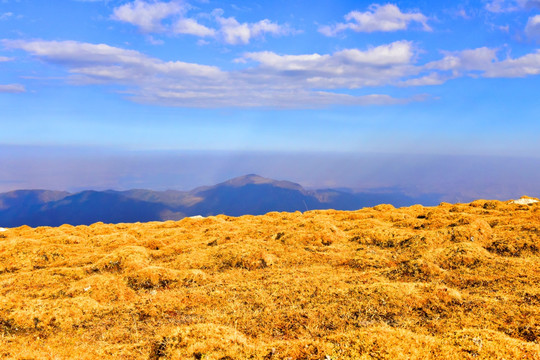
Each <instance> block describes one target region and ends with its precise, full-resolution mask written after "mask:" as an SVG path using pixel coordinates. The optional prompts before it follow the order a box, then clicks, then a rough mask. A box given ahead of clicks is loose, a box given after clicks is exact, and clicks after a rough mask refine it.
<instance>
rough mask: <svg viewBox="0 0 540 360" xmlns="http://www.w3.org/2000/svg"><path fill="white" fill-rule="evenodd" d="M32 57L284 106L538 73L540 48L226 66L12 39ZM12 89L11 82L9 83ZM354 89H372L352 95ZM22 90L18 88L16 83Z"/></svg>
mask: <svg viewBox="0 0 540 360" xmlns="http://www.w3.org/2000/svg"><path fill="white" fill-rule="evenodd" d="M3 44H4V46H6V47H7V48H11V49H21V50H24V51H26V52H28V53H29V54H31V55H33V56H35V57H36V58H38V59H40V60H42V61H45V62H49V63H52V64H56V65H59V66H62V67H64V68H66V70H67V71H68V73H69V76H68V78H67V79H68V81H69V82H70V83H72V84H76V85H87V84H104V85H116V86H118V85H120V86H123V87H125V91H123V92H124V93H126V94H128V97H129V98H130V99H131V100H133V101H137V102H142V103H148V104H156V105H166V106H183V107H285V108H289V107H290V108H309V107H320V106H328V105H372V104H376V105H384V104H400V103H406V102H410V101H421V100H425V99H426V96H424V95H412V96H411V97H410V98H407V99H396V98H392V97H390V96H388V95H385V94H379V93H377V91H373V88H376V87H383V86H399V87H403V86H426V85H440V84H442V83H444V82H446V81H448V80H450V79H455V78H459V77H464V76H469V77H490V78H498V77H525V76H531V75H537V74H540V51H536V52H534V53H530V54H527V55H524V56H521V57H518V58H506V59H504V60H499V59H498V57H497V50H496V49H491V48H487V47H482V48H477V49H469V50H463V51H458V52H446V53H443V57H442V58H441V59H440V60H437V61H432V62H429V63H426V64H416V63H415V61H416V60H415V59H416V53H417V52H418V51H417V50H416V49H415V47H414V45H413V44H412V43H411V42H408V41H397V42H393V43H390V44H385V45H381V46H377V47H371V48H368V49H365V50H361V49H344V50H339V51H336V52H334V53H332V54H317V53H314V54H303V55H280V54H276V53H274V52H269V51H262V52H250V53H245V54H244V55H243V56H242V57H241V58H238V59H237V60H236V61H237V62H238V63H241V64H245V65H246V66H245V67H244V68H243V69H241V70H234V71H224V70H222V69H220V68H218V67H216V66H208V65H201V64H196V63H187V62H182V61H162V60H160V59H157V58H154V57H150V56H147V55H145V54H143V53H140V52H138V51H134V50H127V49H121V48H117V47H112V46H109V45H105V44H89V43H82V42H75V41H21V40H18V41H10V40H4V41H3ZM14 89H16V88H12V90H14ZM354 89H371V90H370V92H372V93H371V94H368V95H365V94H364V95H362V96H356V95H353V94H352V93H351V92H350V91H353V90H354ZM19 90H21V89H20V88H19Z"/></svg>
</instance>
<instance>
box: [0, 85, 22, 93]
mask: <svg viewBox="0 0 540 360" xmlns="http://www.w3.org/2000/svg"><path fill="white" fill-rule="evenodd" d="M23 92H26V88H25V87H24V85H21V84H7V85H2V84H0V93H11V94H18V93H23Z"/></svg>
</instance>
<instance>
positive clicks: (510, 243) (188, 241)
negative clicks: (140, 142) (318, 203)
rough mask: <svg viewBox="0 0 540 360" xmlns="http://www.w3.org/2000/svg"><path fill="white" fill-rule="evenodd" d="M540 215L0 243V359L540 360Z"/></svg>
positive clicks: (408, 218)
mask: <svg viewBox="0 0 540 360" xmlns="http://www.w3.org/2000/svg"><path fill="white" fill-rule="evenodd" d="M539 284H540V203H536V204H532V205H519V204H512V203H510V202H500V201H485V200H478V201H475V202H473V203H471V204H456V205H452V204H446V203H443V204H441V205H439V206H437V207H423V206H420V205H416V206H412V207H409V208H400V209H396V208H394V207H392V206H390V205H379V206H376V207H374V208H365V209H362V210H358V211H352V212H346V211H332V210H330V211H309V212H306V213H303V214H302V213H300V212H297V213H269V214H267V215H264V216H242V217H239V218H233V217H227V216H222V215H220V216H215V217H209V218H204V219H191V218H187V219H184V220H181V221H175V222H174V221H167V222H151V223H144V224H141V223H137V224H115V225H114V224H113V225H106V224H102V223H98V224H94V225H91V226H77V227H73V226H69V225H64V226H60V227H57V228H50V227H39V228H35V229H33V228H29V227H25V226H23V227H19V228H14V229H8V230H7V231H4V232H2V233H0V358H1V359H215V360H218V359H221V360H232V359H264V360H273V359H290V360H295V359H326V360H328V359H333V360H336V359H506V360H512V359H540V344H539V343H540V285H539Z"/></svg>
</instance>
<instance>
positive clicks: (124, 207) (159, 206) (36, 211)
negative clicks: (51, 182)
mask: <svg viewBox="0 0 540 360" xmlns="http://www.w3.org/2000/svg"><path fill="white" fill-rule="evenodd" d="M381 203H388V204H392V205H394V206H397V207H398V206H408V205H413V204H416V203H421V204H423V205H435V204H436V203H438V198H437V195H436V194H434V195H424V196H422V197H410V196H407V195H405V194H402V193H399V192H388V193H354V192H352V191H346V190H335V189H324V190H306V189H304V188H303V187H302V186H301V185H299V184H296V183H294V182H290V181H284V180H273V179H268V178H264V177H261V176H259V175H255V174H249V175H245V176H240V177H236V178H234V179H230V180H227V181H225V182H222V183H219V184H216V185H213V186H202V187H198V188H195V189H193V190H191V191H176V190H167V191H152V190H144V189H134V190H127V191H114V190H107V191H93V190H87V191H81V192H78V193H75V194H71V193H68V192H63V191H48V190H18V191H12V192H8V193H2V194H0V226H4V227H16V226H21V225H29V226H33V227H34V226H60V225H62V224H71V225H89V224H92V223H95V222H105V223H120V222H126V223H127V222H147V221H165V220H179V219H181V218H184V217H187V216H194V215H202V216H211V215H218V214H226V215H230V216H241V215H248V214H249V215H261V214H265V213H268V212H271V211H288V212H293V211H306V210H315V209H337V210H355V209H359V208H362V207H368V206H375V205H378V204H381Z"/></svg>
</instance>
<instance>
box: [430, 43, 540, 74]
mask: <svg viewBox="0 0 540 360" xmlns="http://www.w3.org/2000/svg"><path fill="white" fill-rule="evenodd" d="M425 68H426V69H430V70H440V71H442V72H450V73H452V77H454V78H455V77H461V76H473V77H479V76H481V77H486V78H515V77H526V76H533V75H539V74H540V50H537V51H536V52H534V53H530V54H526V55H524V56H521V57H518V58H515V59H513V58H510V57H508V58H506V59H504V60H499V59H498V58H497V50H496V49H489V48H485V47H483V48H478V49H472V50H463V51H459V52H454V53H447V54H446V56H445V57H444V58H443V59H442V60H439V61H435V62H431V63H429V64H426V66H425Z"/></svg>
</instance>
